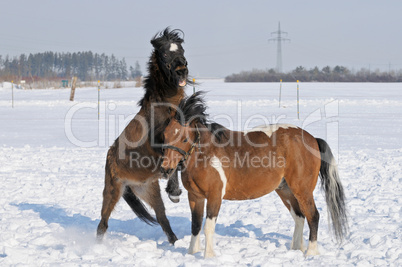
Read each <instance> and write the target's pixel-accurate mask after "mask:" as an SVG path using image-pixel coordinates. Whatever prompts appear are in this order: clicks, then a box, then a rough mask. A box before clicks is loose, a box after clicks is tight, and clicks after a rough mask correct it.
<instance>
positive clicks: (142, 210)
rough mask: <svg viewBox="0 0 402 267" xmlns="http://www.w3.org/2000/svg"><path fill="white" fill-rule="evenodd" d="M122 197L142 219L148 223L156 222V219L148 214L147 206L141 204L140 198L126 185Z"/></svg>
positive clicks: (153, 223)
mask: <svg viewBox="0 0 402 267" xmlns="http://www.w3.org/2000/svg"><path fill="white" fill-rule="evenodd" d="M123 198H124V200H125V201H126V202H127V204H128V205H129V206H130V208H131V209H132V210H133V211H134V213H135V214H136V215H137V216H138V218H140V219H141V220H142V221H144V222H146V223H147V224H149V225H155V224H158V222H157V221H156V219H155V218H154V217H152V216H151V214H149V212H148V210H147V208H146V207H145V206H144V204H142V202H141V200H140V199H139V198H138V197H137V196H136V195H135V194H134V193H133V191H132V190H131V188H130V187H129V186H126V189H125V191H124V194H123Z"/></svg>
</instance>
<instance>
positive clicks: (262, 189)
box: [224, 171, 282, 200]
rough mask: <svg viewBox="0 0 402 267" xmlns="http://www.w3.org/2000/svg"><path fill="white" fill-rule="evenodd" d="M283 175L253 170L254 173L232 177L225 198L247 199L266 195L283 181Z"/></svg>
mask: <svg viewBox="0 0 402 267" xmlns="http://www.w3.org/2000/svg"><path fill="white" fill-rule="evenodd" d="M281 179H282V177H281V176H280V175H278V174H277V173H269V174H267V172H266V171H265V172H260V173H256V172H253V173H252V174H243V175H242V174H241V173H239V174H238V175H235V176H233V177H231V179H230V180H229V181H228V185H227V187H226V193H225V196H224V199H228V200H246V199H255V198H259V197H262V196H265V195H267V194H269V193H271V192H272V191H274V190H275V189H276V188H278V186H279V184H280V183H281Z"/></svg>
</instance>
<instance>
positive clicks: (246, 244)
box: [0, 80, 402, 266]
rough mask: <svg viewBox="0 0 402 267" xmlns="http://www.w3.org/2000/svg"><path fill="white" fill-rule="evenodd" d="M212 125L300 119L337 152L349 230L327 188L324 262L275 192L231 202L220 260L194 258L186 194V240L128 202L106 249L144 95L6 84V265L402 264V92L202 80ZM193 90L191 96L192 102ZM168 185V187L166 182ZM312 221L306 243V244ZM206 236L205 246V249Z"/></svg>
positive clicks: (382, 87) (177, 214)
mask: <svg viewBox="0 0 402 267" xmlns="http://www.w3.org/2000/svg"><path fill="white" fill-rule="evenodd" d="M196 89H197V90H206V91H208V93H207V95H206V97H207V104H208V106H209V113H210V115H211V118H213V119H214V120H216V121H217V122H219V123H222V124H224V125H225V126H227V127H229V128H231V129H247V128H251V127H253V126H256V125H260V124H263V123H276V122H280V123H293V124H296V125H299V126H302V127H303V128H304V129H306V130H307V131H309V132H310V133H312V134H313V135H315V136H316V137H321V138H324V139H327V140H328V142H329V144H330V146H331V147H332V148H333V150H334V151H335V154H336V156H337V159H338V162H339V171H340V176H341V180H342V183H343V185H344V187H345V191H346V196H347V207H348V212H349V223H350V234H349V235H348V236H347V240H346V241H345V242H344V243H343V244H341V245H339V246H338V245H337V244H336V243H335V241H334V238H333V236H332V235H331V233H330V228H329V226H328V220H327V216H326V211H327V210H326V205H325V200H324V195H323V192H322V191H321V190H320V189H319V186H317V189H316V192H315V199H316V204H317V207H318V209H319V211H320V213H321V220H320V226H319V231H318V234H319V236H318V242H319V250H320V253H321V255H319V256H314V257H305V256H304V255H303V254H302V252H300V251H292V250H289V248H290V243H291V238H292V234H293V227H294V223H293V219H292V217H291V216H290V214H289V212H288V211H287V210H286V208H285V207H284V205H283V204H282V202H281V201H280V199H279V197H278V196H277V195H276V194H275V193H272V194H270V195H267V196H264V197H262V198H260V199H257V200H250V201H224V202H223V205H222V209H221V211H220V213H219V217H218V221H217V226H216V234H215V243H216V244H215V252H216V254H217V256H216V257H215V258H213V259H207V260H205V259H204V258H203V255H202V253H198V254H195V255H188V254H187V253H186V252H187V248H188V246H189V242H190V234H191V221H190V209H189V207H188V202H187V196H186V193H184V194H183V195H182V197H181V201H180V203H179V204H173V203H171V202H170V201H169V200H168V199H167V196H166V194H165V193H163V198H164V202H165V205H166V210H167V215H168V218H169V220H170V222H171V225H172V228H173V230H174V232H175V233H176V235H177V237H178V238H179V241H177V242H176V244H175V246H171V245H169V243H168V241H167V238H166V236H165V235H164V233H163V232H162V230H161V229H160V227H159V226H155V227H152V226H148V225H146V224H145V223H143V222H141V221H140V220H139V219H138V218H137V217H136V216H135V215H134V214H133V212H131V210H130V209H129V207H128V206H127V205H126V204H125V202H124V201H121V202H120V203H119V204H118V206H117V208H116V210H115V211H114V213H113V214H112V216H111V220H110V227H109V230H108V234H107V236H106V237H105V239H104V242H103V243H101V244H98V243H96V242H95V231H96V227H97V224H98V222H99V219H100V208H101V203H102V190H103V179H104V162H105V155H106V152H107V149H108V147H109V145H110V144H111V143H112V142H113V140H114V139H115V138H116V137H117V135H118V134H119V133H120V132H121V130H122V129H123V128H124V126H125V125H126V123H127V122H128V121H129V120H130V119H131V118H132V117H133V116H134V114H135V113H136V112H137V111H138V106H137V105H136V103H137V101H138V100H139V99H140V98H141V96H142V94H143V91H142V89H141V88H122V89H103V90H101V92H100V94H101V101H100V120H98V109H97V101H98V91H97V89H96V88H83V89H81V88H79V89H77V91H76V97H75V100H76V101H75V102H70V101H68V99H69V94H70V92H69V90H68V89H63V90H44V89H43V90H14V101H15V102H14V108H12V107H11V88H10V87H9V86H4V87H0V183H1V190H0V233H1V234H0V265H1V266H7V265H19V264H21V265H36V266H39V265H106V264H113V265H136V266H178V265H185V266H201V265H222V266H250V265H251V266H258V265H265V266H282V265H285V266H299V265H306V266H307V265H308V266H321V265H324V266H325V265H331V266H334V265H342V266H348V265H350V266H352V265H358V266H370V265H371V266H387V265H390V266H401V265H402V242H401V239H402V233H401V232H402V227H401V226H402V223H401V222H402V221H401V215H402V211H401V206H402V205H401V201H402V200H401V199H402V186H401V184H402V172H401V169H402V138H401V136H402V94H401V89H402V87H401V85H400V84H332V83H307V84H304V83H301V84H300V120H298V119H297V105H296V103H297V102H296V84H295V83H285V84H283V85H282V97H281V98H282V99H281V107H280V108H279V107H278V97H279V84H276V83H268V84H265V83H248V84H242V83H238V84H237V83H236V84H227V83H223V82H222V81H220V80H206V81H201V83H200V84H199V85H197V86H196ZM191 92H192V88H188V89H187V93H188V94H190V93H191ZM161 184H162V187H163V188H164V187H165V184H166V181H161ZM308 233H309V230H308V227H307V224H306V225H305V228H304V238H305V241H306V244H307V238H308ZM203 240H204V239H203V237H202V241H203Z"/></svg>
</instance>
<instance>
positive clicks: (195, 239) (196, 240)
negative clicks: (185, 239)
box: [188, 231, 201, 254]
mask: <svg viewBox="0 0 402 267" xmlns="http://www.w3.org/2000/svg"><path fill="white" fill-rule="evenodd" d="M200 232H201V231H200ZM200 249H201V241H200V233H198V234H197V235H196V236H193V235H191V241H190V247H189V249H188V253H189V254H195V253H197V252H199V251H200Z"/></svg>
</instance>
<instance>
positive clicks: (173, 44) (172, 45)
mask: <svg viewBox="0 0 402 267" xmlns="http://www.w3.org/2000/svg"><path fill="white" fill-rule="evenodd" d="M177 49H179V47H178V46H177V44H175V43H171V44H170V48H169V50H170V51H172V52H174V51H177Z"/></svg>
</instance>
